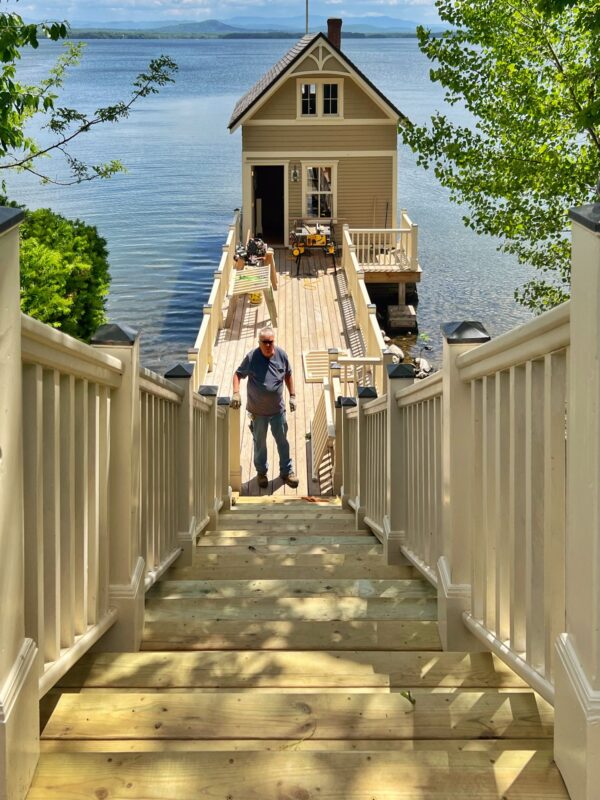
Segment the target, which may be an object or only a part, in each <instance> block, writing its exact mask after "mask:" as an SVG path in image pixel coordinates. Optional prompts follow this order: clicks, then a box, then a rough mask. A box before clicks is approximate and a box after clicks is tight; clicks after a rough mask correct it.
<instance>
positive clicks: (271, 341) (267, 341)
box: [258, 339, 275, 345]
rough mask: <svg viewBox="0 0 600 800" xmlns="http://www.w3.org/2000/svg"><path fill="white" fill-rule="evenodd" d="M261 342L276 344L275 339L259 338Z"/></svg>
mask: <svg viewBox="0 0 600 800" xmlns="http://www.w3.org/2000/svg"><path fill="white" fill-rule="evenodd" d="M258 341H259V342H260V343H261V344H269V345H271V344H275V339H259V340H258Z"/></svg>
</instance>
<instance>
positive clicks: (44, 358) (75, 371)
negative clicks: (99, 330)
mask: <svg viewBox="0 0 600 800" xmlns="http://www.w3.org/2000/svg"><path fill="white" fill-rule="evenodd" d="M21 348H22V351H21V358H22V361H23V362H24V363H26V364H39V365H40V366H43V367H45V368H47V369H56V370H58V371H59V372H61V373H63V374H69V375H76V376H77V377H79V378H85V379H86V380H89V381H93V382H94V383H98V384H100V385H103V386H111V387H116V386H118V385H119V384H120V382H121V374H122V372H123V364H122V363H121V361H120V360H119V359H118V358H115V357H114V356H111V355H108V354H107V353H103V352H102V351H101V350H98V349H97V348H95V347H91V346H90V345H89V344H84V343H83V342H80V341H79V340H78V339H74V338H73V337H72V336H67V334H65V333H61V332H60V331H57V330H56V329H55V328H51V327H50V326H49V325H44V323H43V322H40V321H39V320H37V319H33V318H32V317H28V316H27V315H26V314H21Z"/></svg>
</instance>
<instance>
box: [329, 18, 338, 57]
mask: <svg viewBox="0 0 600 800" xmlns="http://www.w3.org/2000/svg"><path fill="white" fill-rule="evenodd" d="M327 38H328V39H329V41H330V42H331V44H332V45H333V46H334V47H337V49H338V50H341V49H342V20H341V19H328V20H327Z"/></svg>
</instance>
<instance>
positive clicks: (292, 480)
mask: <svg viewBox="0 0 600 800" xmlns="http://www.w3.org/2000/svg"><path fill="white" fill-rule="evenodd" d="M279 477H280V478H281V480H282V481H283V482H284V483H286V484H287V485H288V486H289V487H290V489H297V488H298V484H299V483H300V481H299V480H298V478H297V477H296V475H295V474H294V473H293V472H288V474H287V475H280V476H279Z"/></svg>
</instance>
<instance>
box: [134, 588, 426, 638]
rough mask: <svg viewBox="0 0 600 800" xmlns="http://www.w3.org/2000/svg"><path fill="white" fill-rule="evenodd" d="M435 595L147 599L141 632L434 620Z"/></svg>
mask: <svg viewBox="0 0 600 800" xmlns="http://www.w3.org/2000/svg"><path fill="white" fill-rule="evenodd" d="M436 618H437V597H436V596H431V595H430V596H429V597H423V596H420V597H411V596H405V597H389V598H388V597H372V598H364V597H336V596H334V595H324V596H323V597H276V598H272V597H245V598H243V600H241V602H240V601H238V598H233V600H232V599H230V598H221V597H219V598H207V597H184V598H174V599H165V598H163V597H157V598H148V600H147V601H146V614H145V628H146V630H147V631H148V632H149V633H150V635H152V632H153V631H155V630H159V631H160V630H163V629H164V628H166V627H168V626H173V630H189V629H190V628H193V627H194V626H195V625H196V622H199V621H201V622H204V621H210V620H215V621H216V622H218V621H219V620H231V621H234V622H243V621H252V620H267V621H272V620H280V621H281V622H284V621H286V620H288V621H290V622H294V621H296V620H300V621H302V622H306V621H311V620H312V621H315V622H330V621H336V620H343V621H346V622H347V621H350V620H399V619H415V620H416V619H418V620H432V621H433V620H435V619H436Z"/></svg>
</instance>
